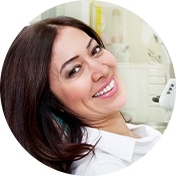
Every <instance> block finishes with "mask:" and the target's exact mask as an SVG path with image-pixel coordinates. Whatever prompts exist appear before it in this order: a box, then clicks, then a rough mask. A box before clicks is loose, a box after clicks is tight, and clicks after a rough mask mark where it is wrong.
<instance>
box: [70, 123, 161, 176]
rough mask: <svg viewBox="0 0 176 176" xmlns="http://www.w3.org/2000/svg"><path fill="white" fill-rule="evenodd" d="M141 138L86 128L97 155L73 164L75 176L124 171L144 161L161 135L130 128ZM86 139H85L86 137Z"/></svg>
mask: <svg viewBox="0 0 176 176" xmlns="http://www.w3.org/2000/svg"><path fill="white" fill-rule="evenodd" d="M127 125H128V128H129V129H130V130H131V131H132V132H133V133H135V134H137V135H139V136H140V137H141V138H139V139H136V138H132V137H128V136H122V135H118V134H114V133H110V132H106V131H103V130H98V129H94V128H87V132H88V133H87V134H88V138H86V139H83V140H86V141H87V143H88V144H92V145H95V144H96V142H97V141H98V140H99V142H98V143H97V145H96V147H95V153H94V154H93V152H91V153H90V154H89V155H87V156H86V157H84V158H82V159H80V160H78V161H75V162H73V164H72V174H74V175H82V176H95V175H102V174H108V173H112V172H115V171H118V170H120V169H122V168H125V167H127V166H129V165H131V164H132V163H134V162H136V161H137V160H138V159H140V158H141V157H143V156H144V155H145V154H146V153H148V152H149V150H151V149H152V147H153V146H154V145H155V144H156V143H157V142H158V140H159V139H160V137H161V136H162V135H161V133H160V132H159V131H157V130H155V129H153V128H151V127H149V126H145V125H132V124H127ZM85 136H86V135H85Z"/></svg>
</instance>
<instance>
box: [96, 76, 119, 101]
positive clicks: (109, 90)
mask: <svg viewBox="0 0 176 176" xmlns="http://www.w3.org/2000/svg"><path fill="white" fill-rule="evenodd" d="M117 90H118V85H117V82H116V81H115V80H114V79H112V78H111V79H110V80H108V81H107V82H106V83H104V84H103V85H102V86H101V88H100V89H99V90H98V92H97V93H96V94H95V95H93V98H99V97H100V98H109V97H111V96H113V95H114V94H115V93H116V92H117Z"/></svg>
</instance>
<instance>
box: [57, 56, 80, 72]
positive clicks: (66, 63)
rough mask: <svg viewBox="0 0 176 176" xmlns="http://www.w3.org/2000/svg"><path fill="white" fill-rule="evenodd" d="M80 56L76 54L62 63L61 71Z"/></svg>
mask: <svg viewBox="0 0 176 176" xmlns="http://www.w3.org/2000/svg"><path fill="white" fill-rule="evenodd" d="M78 57H79V56H78V55H76V56H74V57H72V58H70V59H69V60H67V61H66V62H65V63H64V64H63V65H62V67H61V70H60V73H61V72H62V70H63V69H64V68H65V67H66V66H67V65H68V64H70V62H72V61H74V60H75V59H77V58H78Z"/></svg>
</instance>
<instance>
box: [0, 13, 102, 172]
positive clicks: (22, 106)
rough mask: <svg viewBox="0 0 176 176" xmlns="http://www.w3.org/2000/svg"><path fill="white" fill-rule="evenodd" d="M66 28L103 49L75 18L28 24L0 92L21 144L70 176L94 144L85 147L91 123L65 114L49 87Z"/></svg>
mask: <svg viewBox="0 0 176 176" xmlns="http://www.w3.org/2000/svg"><path fill="white" fill-rule="evenodd" d="M62 26H72V27H75V28H78V29H80V30H82V31H84V32H85V33H87V34H88V35H89V36H90V37H92V38H94V39H95V40H96V41H97V42H98V43H99V44H100V45H101V46H102V47H104V45H103V42H102V41H101V39H100V38H99V36H98V35H97V34H96V33H95V32H94V30H92V29H91V28H90V27H89V26H88V25H86V24H84V23H83V22H81V21H79V20H77V19H74V18H71V17H66V16H60V17H55V18H49V19H45V20H41V21H39V22H37V23H34V24H31V25H29V26H26V27H24V28H23V29H22V30H21V32H20V33H19V34H18V36H17V37H16V38H15V40H14V41H13V43H12V45H11V46H10V48H9V51H8V53H7V55H6V58H5V61H4V64H3V68H2V73H1V82H0V92H1V102H2V108H3V111H4V115H5V118H6V120H7V123H8V125H9V127H10V129H11V130H12V133H13V134H14V136H15V137H16V139H17V140H18V141H19V142H20V143H21V145H22V146H23V147H24V148H25V149H26V150H27V151H28V152H29V153H30V154H31V155H32V156H33V157H35V158H36V159H38V160H39V161H40V162H42V163H44V164H46V165H47V166H49V167H52V168H54V169H56V170H59V171H62V172H65V173H70V172H71V164H72V162H73V161H75V160H79V159H81V158H82V157H84V156H86V155H87V154H89V152H90V151H93V149H94V146H92V145H89V144H86V143H82V138H83V130H84V131H85V128H84V127H85V126H86V125H87V124H84V123H83V122H82V121H81V120H80V119H79V118H77V117H76V116H75V115H73V114H71V113H70V112H67V111H66V109H67V108H66V107H64V106H63V104H62V103H61V102H60V101H59V99H58V98H57V97H56V96H55V95H54V93H53V92H52V91H51V89H50V84H49V70H50V63H51V57H52V47H53V42H54V40H55V37H56V35H60V33H59V29H60V28H61V27H62ZM63 109H64V112H63Z"/></svg>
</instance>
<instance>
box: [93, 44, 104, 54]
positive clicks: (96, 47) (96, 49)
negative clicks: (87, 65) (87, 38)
mask: <svg viewBox="0 0 176 176" xmlns="http://www.w3.org/2000/svg"><path fill="white" fill-rule="evenodd" d="M101 50H102V47H101V46H100V45H97V46H95V47H94V48H93V49H92V52H91V54H92V56H94V55H95V54H97V53H99V52H100V51H101Z"/></svg>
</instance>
